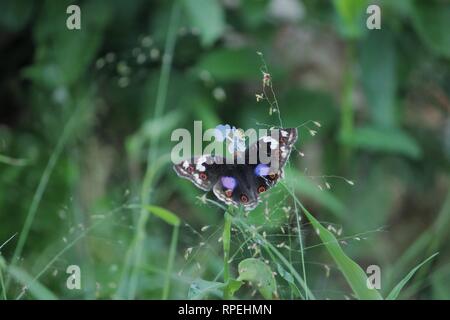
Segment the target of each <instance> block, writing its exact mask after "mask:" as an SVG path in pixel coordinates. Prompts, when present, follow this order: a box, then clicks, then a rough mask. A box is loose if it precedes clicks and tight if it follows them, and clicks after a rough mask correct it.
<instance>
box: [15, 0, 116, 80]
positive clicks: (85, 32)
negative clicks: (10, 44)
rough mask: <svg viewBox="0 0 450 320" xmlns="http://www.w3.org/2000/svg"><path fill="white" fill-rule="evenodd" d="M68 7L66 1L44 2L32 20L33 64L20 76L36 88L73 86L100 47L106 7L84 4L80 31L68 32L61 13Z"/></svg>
mask: <svg viewBox="0 0 450 320" xmlns="http://www.w3.org/2000/svg"><path fill="white" fill-rule="evenodd" d="M69 4H70V2H69V1H57V2H55V1H46V2H45V3H44V5H43V6H42V8H41V10H39V15H38V17H37V18H36V20H37V21H36V26H35V27H34V28H33V38H34V42H35V43H36V44H37V48H36V50H35V52H36V54H35V63H34V64H33V65H31V66H29V67H27V68H25V69H24V70H23V75H24V76H25V77H27V78H29V79H32V80H33V81H35V82H36V83H38V84H39V85H45V86H47V87H49V88H55V87H61V86H69V85H72V84H74V83H75V82H76V81H78V80H79V79H80V77H82V75H83V74H84V73H85V72H86V71H87V69H88V67H89V66H90V65H91V63H92V61H93V59H94V57H95V55H96V53H97V50H98V49H99V47H100V45H101V41H102V39H103V31H104V29H105V27H106V25H107V23H108V21H109V17H110V13H111V11H110V6H108V5H107V4H106V3H103V2H100V1H99V2H88V3H86V4H85V5H83V9H82V16H81V30H69V29H67V28H66V18H67V14H66V13H65V12H66V8H67V6H68V5H69ZM55 25H57V26H61V27H58V28H55Z"/></svg>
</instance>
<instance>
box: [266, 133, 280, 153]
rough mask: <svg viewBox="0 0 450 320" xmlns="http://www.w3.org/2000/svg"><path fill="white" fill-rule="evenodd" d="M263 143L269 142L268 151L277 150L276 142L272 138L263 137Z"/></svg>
mask: <svg viewBox="0 0 450 320" xmlns="http://www.w3.org/2000/svg"><path fill="white" fill-rule="evenodd" d="M263 142H265V143H268V142H270V149H272V150H274V149H276V148H278V141H277V140H275V139H274V138H272V137H269V136H267V137H264V138H263Z"/></svg>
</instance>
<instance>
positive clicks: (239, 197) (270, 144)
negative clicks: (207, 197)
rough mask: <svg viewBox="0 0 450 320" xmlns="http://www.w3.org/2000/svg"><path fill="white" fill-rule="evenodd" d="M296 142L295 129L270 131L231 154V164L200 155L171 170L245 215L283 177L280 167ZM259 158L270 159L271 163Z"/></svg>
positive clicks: (281, 167)
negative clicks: (240, 151)
mask: <svg viewBox="0 0 450 320" xmlns="http://www.w3.org/2000/svg"><path fill="white" fill-rule="evenodd" d="M274 130H276V132H274ZM273 137H276V138H277V139H275V138H273ZM296 141H297V129H295V128H289V129H272V130H270V134H268V135H266V136H264V137H262V138H260V139H259V140H258V141H256V142H255V143H253V144H252V145H250V146H249V147H248V148H247V149H246V150H245V152H243V153H240V154H239V153H238V154H235V161H234V162H233V163H232V164H228V163H226V161H225V160H224V159H223V158H221V157H219V156H215V155H203V156H197V157H193V158H192V159H190V160H184V161H182V162H181V163H178V164H176V165H174V170H175V172H176V173H177V174H178V176H179V177H181V178H185V179H188V180H190V181H191V182H192V183H194V185H195V186H197V187H198V188H200V189H202V190H204V191H210V190H212V191H213V193H214V195H215V196H216V197H217V199H219V200H220V201H222V202H224V203H225V204H227V205H233V206H236V207H239V206H240V205H242V206H243V207H244V210H246V211H249V210H252V209H254V208H256V206H257V205H258V203H259V202H260V201H261V198H260V195H261V194H262V193H263V192H266V191H267V190H269V189H270V188H271V187H273V186H274V185H275V184H276V183H277V182H278V181H279V180H280V179H282V178H283V177H284V166H285V164H286V162H287V160H288V159H289V155H290V153H291V150H292V148H293V146H294V143H295V142H296ZM255 155H256V156H255ZM252 157H253V158H252ZM263 158H264V159H268V158H270V159H271V163H270V164H268V163H266V161H263V160H264V159H263ZM251 160H253V161H251Z"/></svg>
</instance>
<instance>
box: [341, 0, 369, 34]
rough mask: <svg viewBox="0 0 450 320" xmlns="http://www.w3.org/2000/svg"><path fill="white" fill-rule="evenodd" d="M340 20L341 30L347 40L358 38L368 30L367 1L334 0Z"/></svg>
mask: <svg viewBox="0 0 450 320" xmlns="http://www.w3.org/2000/svg"><path fill="white" fill-rule="evenodd" d="M333 4H334V7H335V8H336V12H337V14H338V18H339V30H340V32H341V34H342V35H343V36H344V37H346V38H358V37H360V36H361V35H362V34H363V33H364V32H365V30H366V25H365V19H364V18H365V13H366V8H367V1H366V0H334V1H333Z"/></svg>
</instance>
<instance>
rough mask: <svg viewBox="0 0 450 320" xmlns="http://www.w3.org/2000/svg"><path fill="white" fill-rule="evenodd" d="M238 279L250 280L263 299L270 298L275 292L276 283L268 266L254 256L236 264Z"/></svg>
mask: <svg viewBox="0 0 450 320" xmlns="http://www.w3.org/2000/svg"><path fill="white" fill-rule="evenodd" d="M238 271H239V277H238V278H237V280H238V281H250V282H252V283H253V284H254V285H255V286H256V287H257V288H258V291H259V292H260V293H261V295H262V296H263V297H264V298H265V299H272V298H273V296H274V295H275V294H276V290H277V285H276V281H275V278H274V276H273V274H272V270H270V268H269V266H268V265H267V264H265V263H264V262H263V261H261V260H259V259H255V258H249V259H245V260H242V261H241V262H240V263H239V266H238Z"/></svg>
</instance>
